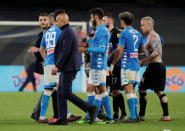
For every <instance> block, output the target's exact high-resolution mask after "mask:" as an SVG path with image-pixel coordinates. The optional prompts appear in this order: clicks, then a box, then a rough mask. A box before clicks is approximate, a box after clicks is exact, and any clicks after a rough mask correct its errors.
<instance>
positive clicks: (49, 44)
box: [41, 25, 62, 65]
mask: <svg viewBox="0 0 185 131" xmlns="http://www.w3.org/2000/svg"><path fill="white" fill-rule="evenodd" d="M61 33H62V30H61V29H59V27H58V26H57V25H53V26H52V27H50V28H49V29H48V30H47V31H46V32H45V33H44V35H43V38H42V42H41V47H44V48H46V51H47V56H46V58H45V61H44V65H53V64H54V50H55V47H56V44H57V41H58V39H59V37H60V35H61Z"/></svg>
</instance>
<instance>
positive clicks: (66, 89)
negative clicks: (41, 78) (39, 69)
mask: <svg viewBox="0 0 185 131" xmlns="http://www.w3.org/2000/svg"><path fill="white" fill-rule="evenodd" d="M55 16H56V21H57V25H58V26H59V28H61V30H62V33H61V36H60V38H59V40H58V43H57V45H56V47H55V52H54V59H55V67H54V68H53V70H52V72H51V73H52V74H56V73H57V72H58V71H59V72H61V73H60V78H59V86H58V89H57V92H58V96H57V100H58V116H59V118H58V120H57V121H56V122H54V123H49V124H50V125H66V124H67V118H66V117H67V100H70V101H71V102H72V103H73V104H75V105H77V106H78V107H79V108H81V109H82V110H83V111H85V112H87V111H88V112H89V113H90V121H91V123H92V122H93V121H94V119H95V114H96V111H97V107H96V106H91V105H90V104H88V103H87V102H85V101H83V100H82V99H80V98H79V97H77V96H76V95H74V94H73V93H72V81H73V80H74V79H75V76H76V73H77V72H78V71H79V70H80V59H79V53H78V42H77V37H76V35H75V33H74V31H73V30H72V29H71V27H70V25H69V18H68V15H67V14H66V13H65V11H64V10H60V9H59V10H56V11H55Z"/></svg>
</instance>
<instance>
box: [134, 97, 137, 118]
mask: <svg viewBox="0 0 185 131" xmlns="http://www.w3.org/2000/svg"><path fill="white" fill-rule="evenodd" d="M134 101H135V114H136V117H138V113H137V104H138V102H137V98H134Z"/></svg>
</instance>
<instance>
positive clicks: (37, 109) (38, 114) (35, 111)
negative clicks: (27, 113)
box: [32, 92, 44, 120]
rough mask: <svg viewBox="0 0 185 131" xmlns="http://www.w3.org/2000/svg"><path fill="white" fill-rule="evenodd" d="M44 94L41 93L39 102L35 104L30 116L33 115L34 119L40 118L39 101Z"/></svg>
mask: <svg viewBox="0 0 185 131" xmlns="http://www.w3.org/2000/svg"><path fill="white" fill-rule="evenodd" d="M43 93H44V92H42V94H41V96H40V98H39V101H38V102H37V105H36V106H35V108H34V110H33V112H32V114H33V115H34V117H35V119H36V120H38V119H39V117H40V110H41V99H42V95H43Z"/></svg>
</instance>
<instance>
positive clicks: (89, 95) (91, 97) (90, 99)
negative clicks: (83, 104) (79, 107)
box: [85, 92, 95, 119]
mask: <svg viewBox="0 0 185 131" xmlns="http://www.w3.org/2000/svg"><path fill="white" fill-rule="evenodd" d="M87 102H88V103H89V104H91V105H95V92H87ZM85 118H86V119H89V118H90V116H89V113H88V112H87V114H86V117H85Z"/></svg>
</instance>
